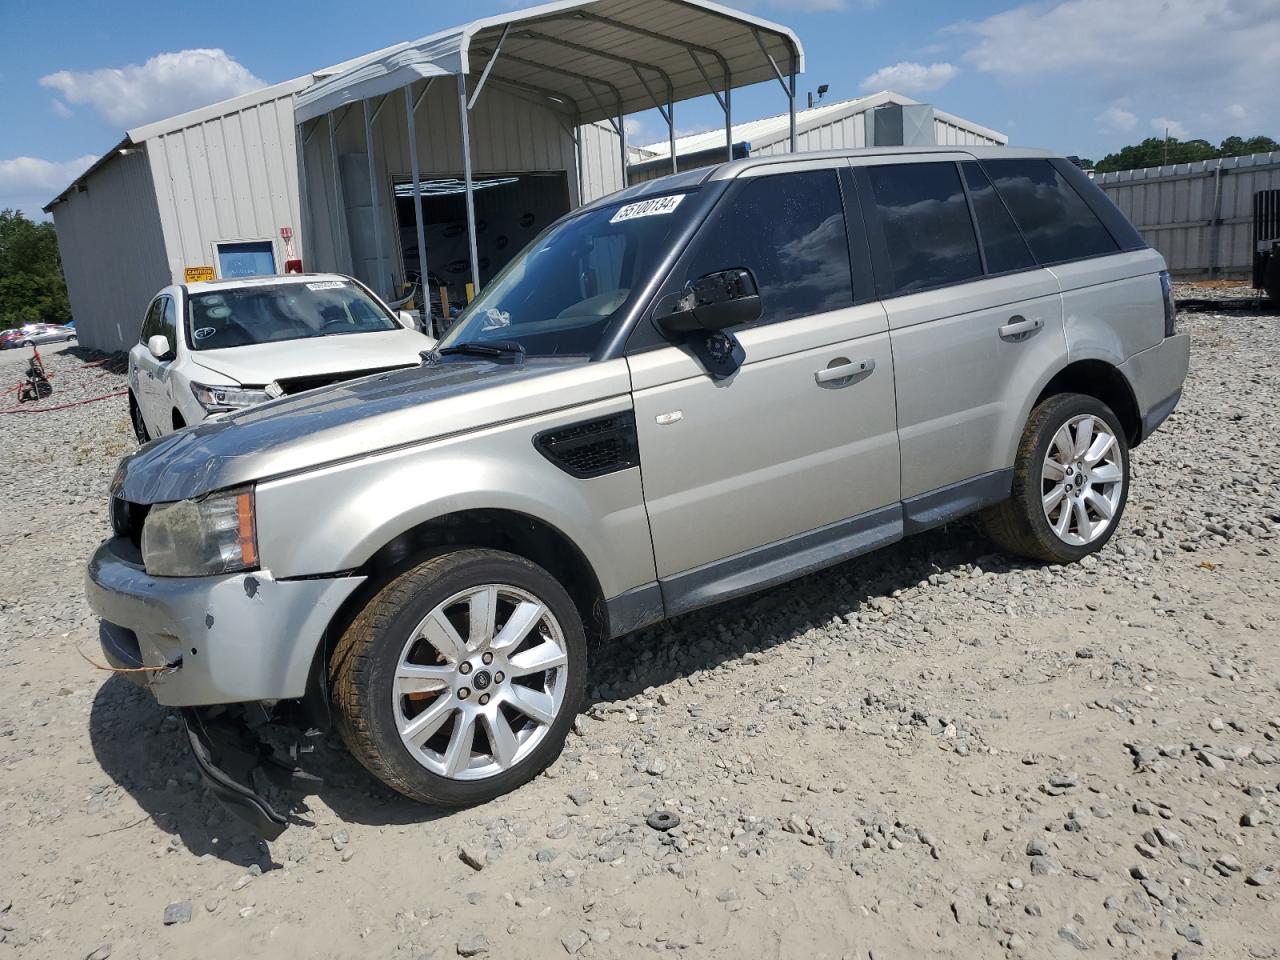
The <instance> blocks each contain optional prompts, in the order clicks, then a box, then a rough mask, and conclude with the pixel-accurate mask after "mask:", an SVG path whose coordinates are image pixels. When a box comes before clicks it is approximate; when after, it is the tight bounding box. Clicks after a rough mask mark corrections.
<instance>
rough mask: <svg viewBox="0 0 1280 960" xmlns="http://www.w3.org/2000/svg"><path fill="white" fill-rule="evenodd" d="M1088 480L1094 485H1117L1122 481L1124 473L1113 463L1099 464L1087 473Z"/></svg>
mask: <svg viewBox="0 0 1280 960" xmlns="http://www.w3.org/2000/svg"><path fill="white" fill-rule="evenodd" d="M1089 479H1090V480H1092V481H1093V482H1094V483H1095V484H1099V483H1119V482H1120V481H1121V480H1123V479H1124V471H1122V470H1121V469H1120V468H1119V467H1118V466H1117V465H1116V464H1114V463H1100V464H1098V465H1097V466H1096V467H1094V468H1093V469H1092V470H1091V471H1090V472H1089Z"/></svg>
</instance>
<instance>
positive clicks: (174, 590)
mask: <svg viewBox="0 0 1280 960" xmlns="http://www.w3.org/2000/svg"><path fill="white" fill-rule="evenodd" d="M364 579H365V578H363V577H330V578H319V579H313V580H275V579H273V578H272V577H271V575H270V574H269V573H267V572H265V571H257V572H254V573H238V574H228V575H224V576H214V577H152V576H149V575H148V574H147V572H146V570H144V569H143V568H142V567H141V566H140V565H139V564H137V563H136V562H133V561H132V560H131V559H130V557H129V548H128V545H127V544H125V543H123V542H122V541H120V540H108V541H106V542H105V543H103V544H102V545H101V546H100V547H99V548H98V549H97V551H96V552H95V553H94V555H93V557H92V558H91V559H90V561H89V568H88V571H87V575H86V578H85V580H86V582H85V590H86V593H87V595H88V599H89V605H90V606H91V607H92V608H93V610H94V612H95V613H97V614H98V616H99V617H101V618H102V623H101V626H100V628H99V639H100V641H101V644H102V652H103V655H104V656H105V657H106V658H107V660H108V661H109V662H110V663H111V664H112V666H115V667H118V668H140V667H141V668H150V672H145V673H126V674H124V676H125V677H128V678H129V679H131V680H133V681H134V682H136V683H141V684H145V685H146V686H147V687H148V688H149V689H150V690H151V692H152V693H153V694H154V695H155V698H156V699H157V700H158V701H159V702H160V703H162V704H165V705H166V706H175V707H190V706H208V705H214V704H224V703H241V702H245V701H252V700H284V699H290V698H295V697H301V696H302V695H303V694H304V693H305V692H306V687H307V677H308V674H309V673H310V670H311V666H312V661H313V659H314V657H315V652H316V650H317V649H318V647H319V645H320V641H321V638H322V637H323V636H324V631H325V630H326V628H327V627H328V625H329V622H330V620H332V619H333V616H334V614H335V612H336V611H337V609H338V607H339V605H340V604H342V602H343V601H345V600H346V599H347V597H349V596H350V595H351V594H352V593H353V592H354V591H355V589H356V588H357V587H358V586H360V584H361V583H363V582H364Z"/></svg>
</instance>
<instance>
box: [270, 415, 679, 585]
mask: <svg viewBox="0 0 1280 960" xmlns="http://www.w3.org/2000/svg"><path fill="white" fill-rule="evenodd" d="M629 409H631V399H630V397H629V396H627V397H615V398H611V399H608V400H602V401H599V402H597V403H592V404H587V405H584V406H578V407H575V408H574V409H572V410H568V411H557V412H555V413H551V414H547V415H544V416H540V417H534V418H530V419H528V420H522V421H519V422H517V423H511V424H506V425H501V426H498V427H494V428H491V429H489V430H483V431H479V432H476V433H468V434H465V435H462V436H457V437H452V438H448V439H445V440H441V441H437V442H435V443H430V444H425V445H422V446H415V447H410V448H405V449H401V450H393V451H388V452H385V453H381V454H377V455H374V456H370V457H365V458H361V459H358V460H354V461H349V462H345V463H338V464H333V465H330V466H328V467H323V468H320V469H317V470H313V471H307V472H304V473H300V474H296V475H293V476H288V477H283V478H280V479H277V480H270V481H265V482H262V483H260V484H259V485H258V488H257V523H258V543H259V552H260V554H261V557H262V563H263V566H264V567H265V568H267V569H269V570H270V571H271V573H272V575H273V576H275V577H277V578H280V579H284V578H291V577H311V576H323V575H326V574H334V573H338V572H341V571H344V570H353V569H357V568H359V567H360V566H361V565H363V564H364V563H366V562H367V561H368V560H369V559H370V558H371V557H372V556H373V555H374V554H375V553H376V552H377V551H378V550H379V549H380V548H381V547H383V546H385V545H386V544H387V543H389V542H391V541H392V540H394V539H395V538H396V537H398V536H399V535H401V534H403V533H405V532H407V531H409V530H411V529H413V528H414V527H416V526H419V525H420V524H423V523H426V522H428V521H431V520H437V519H440V518H443V517H447V516H449V515H451V514H455V513H460V512H462V511H466V510H473V509H489V510H509V511H512V512H515V513H521V514H525V515H527V516H530V517H533V518H535V519H537V520H540V521H542V522H543V523H546V524H548V525H549V526H551V527H554V528H555V529H557V530H559V531H561V532H562V533H563V534H564V535H565V536H566V537H567V538H568V539H569V540H571V541H572V542H573V543H574V544H576V545H577V547H578V549H579V550H581V551H582V554H583V556H585V557H586V559H587V562H588V563H589V564H590V565H591V567H592V569H593V571H594V573H595V575H596V578H597V580H598V581H599V583H600V587H601V589H602V590H603V591H604V595H605V596H606V597H613V596H616V595H618V594H620V593H622V592H624V591H626V590H627V589H629V588H631V587H635V586H638V585H640V584H644V583H650V582H652V581H653V580H655V579H656V572H655V569H654V561H653V546H652V543H651V541H650V538H649V523H648V517H647V514H646V512H645V508H644V498H643V492H642V490H641V486H640V471H639V469H638V468H634V467H633V468H629V469H625V470H619V471H617V472H615V473H609V474H606V475H604V476H601V477H596V478H594V479H590V480H580V479H576V478H574V477H572V476H570V475H569V474H568V473H566V472H565V471H563V470H561V469H560V468H559V467H557V466H556V465H554V464H553V463H551V462H550V461H549V460H547V459H546V458H545V457H543V456H542V455H541V454H540V453H539V452H538V451H537V450H536V449H535V447H534V444H533V438H534V436H535V435H536V434H538V433H540V432H542V431H543V430H546V429H548V428H550V427H554V426H560V425H563V424H568V423H574V422H577V421H580V420H585V419H590V418H593V417H598V416H603V415H607V414H611V413H618V412H622V411H625V410H629Z"/></svg>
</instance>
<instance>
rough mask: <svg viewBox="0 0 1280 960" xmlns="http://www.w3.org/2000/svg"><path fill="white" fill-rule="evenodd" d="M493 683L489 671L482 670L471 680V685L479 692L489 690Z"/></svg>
mask: <svg viewBox="0 0 1280 960" xmlns="http://www.w3.org/2000/svg"><path fill="white" fill-rule="evenodd" d="M492 682H493V680H492V678H491V677H490V676H489V671H488V670H480V671H479V672H477V673H476V675H475V676H474V677H472V678H471V683H472V685H473V686H474V687H475V688H476V689H477V690H487V689H489V684H490V683H492Z"/></svg>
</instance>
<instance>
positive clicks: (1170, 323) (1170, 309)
mask: <svg viewBox="0 0 1280 960" xmlns="http://www.w3.org/2000/svg"><path fill="white" fill-rule="evenodd" d="M1160 292H1161V293H1163V294H1164V335H1165V336H1166V337H1172V336H1173V335H1174V334H1175V333H1177V332H1178V305H1177V304H1176V303H1174V302H1173V281H1172V280H1170V279H1169V271H1168V270H1161V271H1160Z"/></svg>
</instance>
